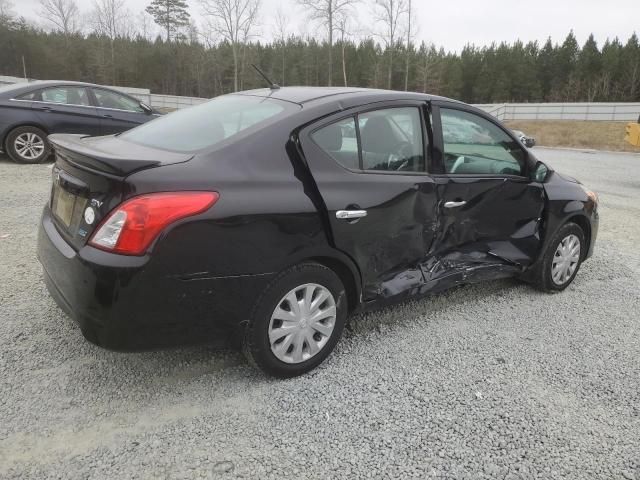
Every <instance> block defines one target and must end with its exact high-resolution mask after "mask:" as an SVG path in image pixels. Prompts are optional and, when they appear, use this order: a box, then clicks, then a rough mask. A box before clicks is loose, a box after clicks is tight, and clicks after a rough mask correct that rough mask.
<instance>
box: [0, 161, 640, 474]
mask: <svg viewBox="0 0 640 480" xmlns="http://www.w3.org/2000/svg"><path fill="white" fill-rule="evenodd" d="M536 153H537V154H538V156H539V157H540V158H541V159H543V160H546V161H548V162H549V163H550V164H551V165H552V166H554V167H555V168H557V169H558V170H560V171H563V172H565V173H568V174H570V175H574V176H577V177H579V178H580V179H582V180H583V181H584V182H585V183H586V184H587V185H588V186H590V187H592V188H593V189H595V190H596V191H598V192H599V193H600V198H601V204H602V206H601V226H600V229H601V230H600V235H599V239H598V243H597V246H596V252H595V255H594V257H593V259H591V260H590V261H588V262H587V263H585V264H584V265H583V269H582V270H581V271H580V273H579V275H578V277H577V279H576V281H575V282H574V283H573V285H572V286H570V287H569V288H568V289H567V290H566V291H565V292H564V293H561V294H557V295H546V294H542V293H539V292H537V291H535V290H533V289H531V288H530V287H528V286H527V285H523V284H520V283H518V282H517V281H498V282H492V283H486V284H482V285H476V286H471V287H464V288H460V289H457V290H455V291H452V292H449V293H447V294H444V295H439V296H435V297H432V298H428V299H425V300H422V301H417V302H411V303H406V304H403V305H400V306H398V307H395V308H393V309H387V310H384V311H381V312H377V313H374V314H369V315H365V316H361V317H358V318H357V319H356V321H355V322H354V324H353V329H352V331H348V332H345V336H344V338H343V339H342V342H341V343H340V344H339V345H338V347H337V349H336V351H335V352H334V353H333V355H331V357H330V358H329V359H328V361H327V362H325V363H324V364H323V365H322V366H321V367H320V368H319V369H317V370H316V371H314V372H312V373H311V374H309V375H307V376H305V377H301V378H297V379H293V380H287V381H277V380H271V379H268V378H265V377H264V376H262V375H261V374H259V373H257V372H256V371H254V370H253V369H252V368H251V367H249V366H248V365H247V364H246V363H245V361H244V358H243V357H242V356H241V355H240V354H237V353H235V352H220V351H217V350H214V349H212V348H207V347H198V348H182V349H175V350H170V351H159V352H147V353H137V354H122V353H113V352H108V351H105V350H103V349H100V348H98V347H95V346H93V345H91V344H89V343H87V342H86V341H85V340H84V339H83V338H82V336H81V334H80V331H79V330H78V328H77V327H76V325H74V324H73V323H72V322H71V321H70V320H69V319H68V318H66V317H65V315H64V314H63V313H61V312H60V311H59V310H58V309H57V307H56V306H55V304H54V302H53V300H51V299H50V298H49V296H48V294H47V292H46V289H45V287H44V285H43V283H42V281H41V271H40V266H39V264H38V262H37V260H36V257H35V241H36V226H37V223H38V218H39V214H40V210H41V207H42V205H43V204H44V203H45V201H46V199H47V197H48V193H49V182H50V175H51V170H50V168H49V166H48V165H38V166H19V165H15V164H12V163H9V162H8V161H6V159H4V158H0V192H1V194H2V202H1V203H0V272H2V274H1V275H0V478H34V479H44V478H61V479H67V478H70V479H75V478H91V479H98V478H105V479H125V478H215V479H218V478H221V479H227V478H229V479H230V478H323V479H324V478H349V479H357V478H383V477H384V478H391V477H393V478H409V477H415V478H456V479H462V478H473V479H477V478H501V479H502V478H505V479H515V478H550V479H551V478H553V479H558V478H575V479H585V478H607V479H611V478H627V479H636V480H638V479H640V313H639V312H640V294H639V293H638V287H639V286H640V249H639V248H638V239H639V238H640V155H629V154H604V153H584V152H576V151H561V150H548V149H536ZM6 235H8V237H5V236H6Z"/></svg>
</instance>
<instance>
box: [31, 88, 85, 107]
mask: <svg viewBox="0 0 640 480" xmlns="http://www.w3.org/2000/svg"><path fill="white" fill-rule="evenodd" d="M40 94H41V98H42V101H43V102H49V103H62V104H65V105H85V106H89V96H88V95H87V89H86V88H84V87H54V88H45V89H44V90H42V92H41V93H40Z"/></svg>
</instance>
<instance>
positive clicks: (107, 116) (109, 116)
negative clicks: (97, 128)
mask: <svg viewBox="0 0 640 480" xmlns="http://www.w3.org/2000/svg"><path fill="white" fill-rule="evenodd" d="M102 116H103V117H104V118H113V115H109V114H108V113H105V114H103V115H102Z"/></svg>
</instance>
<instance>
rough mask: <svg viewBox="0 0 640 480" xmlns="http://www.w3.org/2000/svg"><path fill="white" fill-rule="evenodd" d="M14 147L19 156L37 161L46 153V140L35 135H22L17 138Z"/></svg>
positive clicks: (27, 133)
mask: <svg viewBox="0 0 640 480" xmlns="http://www.w3.org/2000/svg"><path fill="white" fill-rule="evenodd" d="M13 146H14V147H15V150H16V152H17V154H18V155H20V156H21V157H22V158H25V159H27V160H35V159H36V158H38V157H39V156H40V155H42V152H44V140H42V138H40V137H39V136H38V135H36V134H35V133H31V132H26V133H21V134H20V135H18V136H17V137H16V139H15V140H14V142H13Z"/></svg>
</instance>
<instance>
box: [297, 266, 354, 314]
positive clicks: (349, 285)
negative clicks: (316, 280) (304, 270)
mask: <svg viewBox="0 0 640 480" xmlns="http://www.w3.org/2000/svg"><path fill="white" fill-rule="evenodd" d="M309 260H312V261H314V262H317V263H319V264H321V265H324V266H325V267H327V268H330V269H331V270H333V272H334V273H335V274H336V275H338V277H339V278H340V281H341V282H342V284H343V285H344V288H345V290H346V292H347V307H348V310H349V312H352V311H353V310H354V309H355V308H356V307H357V305H358V297H359V295H358V287H357V284H356V279H355V278H354V276H353V272H352V271H351V269H350V268H349V267H348V266H347V265H345V264H344V263H343V262H341V261H340V260H336V259H335V258H330V257H314V258H310V259H309Z"/></svg>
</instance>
